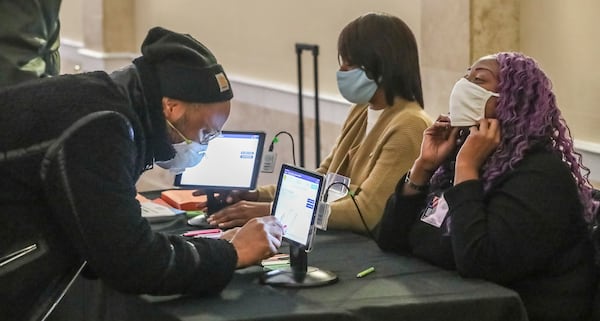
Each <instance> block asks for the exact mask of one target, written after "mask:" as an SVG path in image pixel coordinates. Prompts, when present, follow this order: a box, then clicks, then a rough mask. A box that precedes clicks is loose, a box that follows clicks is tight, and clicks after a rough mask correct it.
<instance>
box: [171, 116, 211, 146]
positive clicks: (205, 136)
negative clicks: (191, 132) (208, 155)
mask: <svg viewBox="0 0 600 321" xmlns="http://www.w3.org/2000/svg"><path fill="white" fill-rule="evenodd" d="M167 124H168V125H169V127H171V129H173V130H174V131H175V132H176V133H177V135H179V137H181V139H183V140H184V141H185V142H186V143H188V144H190V143H192V140H191V139H189V138H187V137H185V136H184V135H183V134H182V133H181V132H180V131H179V129H177V128H175V126H174V125H173V124H171V122H170V121H168V120H167ZM220 135H221V130H220V129H209V130H206V129H204V128H202V129H200V131H199V132H198V143H199V144H200V145H206V144H208V142H210V141H211V140H213V139H215V138H216V137H218V136H220Z"/></svg>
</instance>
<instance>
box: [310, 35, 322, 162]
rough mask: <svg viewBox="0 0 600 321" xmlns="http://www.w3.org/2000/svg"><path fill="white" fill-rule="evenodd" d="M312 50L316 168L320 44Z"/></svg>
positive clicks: (319, 136)
mask: <svg viewBox="0 0 600 321" xmlns="http://www.w3.org/2000/svg"><path fill="white" fill-rule="evenodd" d="M312 52H313V66H314V76H315V158H316V161H315V168H318V167H319V165H320V164H321V126H320V125H319V68H318V64H317V58H318V56H319V46H315V47H314V48H313V51H312Z"/></svg>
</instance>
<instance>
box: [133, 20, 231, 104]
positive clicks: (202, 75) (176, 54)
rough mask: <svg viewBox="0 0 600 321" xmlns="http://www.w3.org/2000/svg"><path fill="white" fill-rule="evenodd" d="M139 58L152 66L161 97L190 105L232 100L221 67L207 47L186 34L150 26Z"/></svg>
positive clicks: (227, 80) (229, 88)
mask: <svg viewBox="0 0 600 321" xmlns="http://www.w3.org/2000/svg"><path fill="white" fill-rule="evenodd" d="M142 55H143V59H144V60H145V61H146V62H147V63H149V64H150V65H153V66H154V70H155V72H156V77H157V78H158V81H159V85H160V90H161V96H163V97H169V98H175V99H180V100H183V101H187V102H194V103H214V102H221V101H227V100H231V98H233V91H232V90H231V84H230V83H229V79H228V78H227V76H226V75H225V71H223V67H221V65H219V64H218V63H217V59H216V58H215V56H214V55H213V54H212V53H211V52H210V50H208V48H206V47H205V46H204V45H203V44H201V43H200V42H199V41H197V40H196V39H194V38H192V36H190V35H188V34H181V33H176V32H173V31H170V30H167V29H164V28H161V27H154V28H152V29H150V31H148V35H147V36H146V39H144V42H143V43H142Z"/></svg>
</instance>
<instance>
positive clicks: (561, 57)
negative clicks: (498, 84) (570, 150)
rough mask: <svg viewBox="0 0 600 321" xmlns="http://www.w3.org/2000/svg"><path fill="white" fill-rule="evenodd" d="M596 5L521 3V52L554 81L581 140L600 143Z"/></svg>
mask: <svg viewBox="0 0 600 321" xmlns="http://www.w3.org/2000/svg"><path fill="white" fill-rule="evenodd" d="M598 13H600V1H597V0H575V1H562V0H522V1H521V48H522V50H523V52H524V53H526V54H528V55H531V56H532V57H534V58H536V59H537V61H538V62H539V63H540V65H541V66H542V68H543V69H544V71H545V72H546V73H547V74H548V75H549V76H550V78H551V79H552V82H553V85H554V91H555V93H556V95H557V100H558V105H559V107H560V108H561V110H562V112H563V115H564V117H565V118H566V119H567V122H568V123H569V126H570V128H571V132H572V134H573V136H574V137H575V138H576V139H579V140H586V141H590V142H593V143H597V144H600V126H599V124H600V113H599V112H598V104H599V103H598V102H600V68H599V67H598V57H600V42H599V41H598V30H599V29H600V22H598Z"/></svg>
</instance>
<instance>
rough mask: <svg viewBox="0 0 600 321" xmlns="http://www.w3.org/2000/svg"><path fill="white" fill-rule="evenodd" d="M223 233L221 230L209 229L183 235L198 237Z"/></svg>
mask: <svg viewBox="0 0 600 321" xmlns="http://www.w3.org/2000/svg"><path fill="white" fill-rule="evenodd" d="M219 233H221V230H220V229H218V228H212V229H207V230H194V231H188V232H185V233H183V234H182V235H183V236H197V235H203V234H219Z"/></svg>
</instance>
